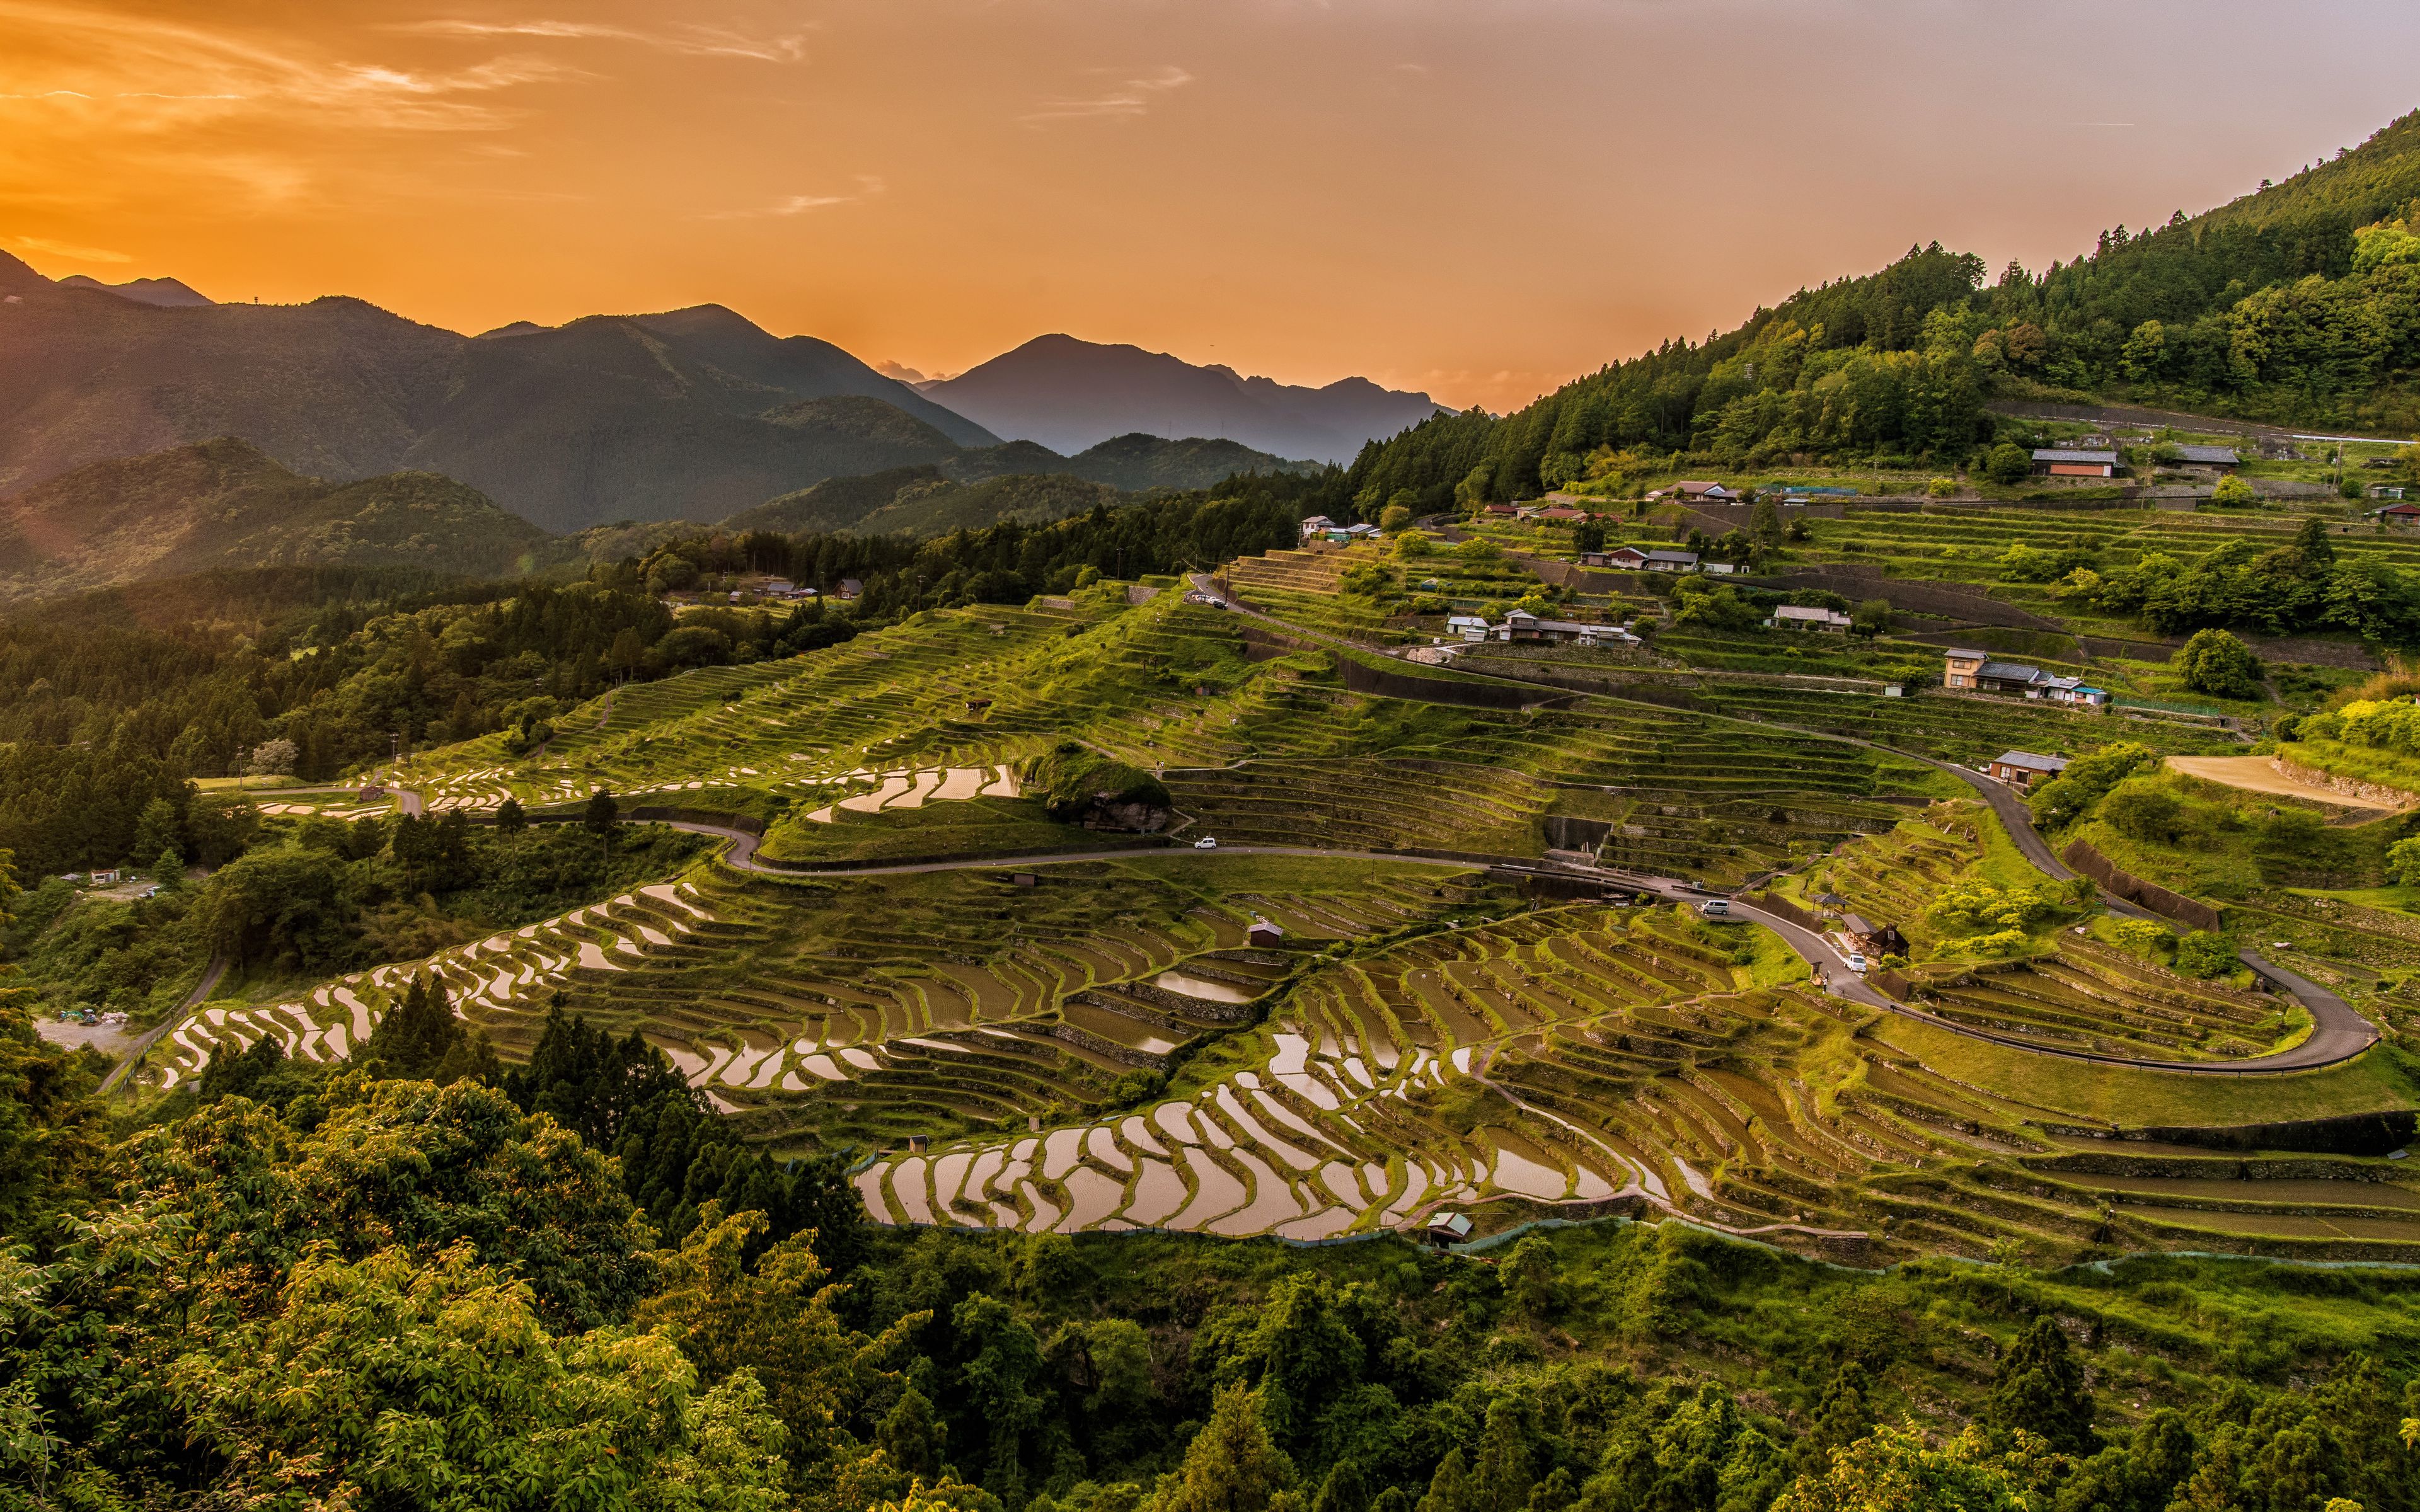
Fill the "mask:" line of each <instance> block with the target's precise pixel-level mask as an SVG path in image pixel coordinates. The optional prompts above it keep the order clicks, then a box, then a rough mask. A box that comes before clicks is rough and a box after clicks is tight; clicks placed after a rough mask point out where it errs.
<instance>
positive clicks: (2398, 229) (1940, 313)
mask: <svg viewBox="0 0 2420 1512" xmlns="http://www.w3.org/2000/svg"><path fill="white" fill-rule="evenodd" d="M2415 203H2420V114H2415V115H2412V116H2404V117H2402V118H2400V119H2398V120H2397V121H2395V122H2394V123H2393V124H2391V125H2389V126H2387V127H2386V128H2384V129H2383V130H2381V131H2379V132H2378V133H2377V134H2376V135H2374V136H2372V137H2371V138H2370V139H2369V140H2368V141H2367V142H2366V143H2364V144H2362V145H2361V146H2360V147H2355V148H2351V149H2350V150H2348V151H2346V152H2344V153H2342V154H2341V155H2339V156H2338V157H2337V158H2335V159H2334V160H2333V161H2330V162H2322V163H2319V164H2317V165H2315V166H2313V167H2311V168H2309V169H2308V170H2306V171H2304V173H2301V174H2298V175H2296V176H2295V177H2293V178H2291V179H2289V180H2288V181H2287V182H2285V183H2283V184H2275V185H2267V184H2264V185H2263V186H2262V187H2261V188H2260V189H2259V190H2258V191H2257V192H2256V193H2251V194H2247V195H2245V196H2244V197H2243V198H2241V199H2238V200H2236V201H2233V202H2232V203H2230V204H2228V205H2226V206H2223V207H2220V208H2215V209H2212V210H2210V211H2207V212H2205V213H2203V214H2201V215H2199V216H2187V215H2186V214H2185V213H2184V212H2183V211H2181V210H2180V211H2178V212H2177V213H2176V214H2175V215H2174V216H2172V217H2171V218H2170V219H2169V220H2168V222H2167V223H2166V224H2164V225H2161V226H2158V227H2154V228H2149V229H2138V230H2136V231H2134V232H2130V231H2128V230H2127V229H2126V228H2125V227H2123V226H2118V227H2115V228H2113V229H2111V230H2110V231H2108V232H2106V233H2104V234H2103V235H2102V238H2101V239H2100V242H2099V244H2098V246H2097V247H2095V248H2094V249H2092V250H2090V251H2088V252H2086V254H2084V255H2081V256H2079V257H2077V258H2076V259H2074V260H2073V261H2071V262H2063V263H2054V264H2052V266H2051V267H2050V268H2049V269H2048V270H2043V271H2041V272H2040V273H2034V272H2029V271H2027V270H2024V269H2023V268H2021V267H2017V266H2015V265H2011V266H2010V267H2009V268H2008V269H2007V270H2004V271H2002V272H2001V273H2000V274H1999V275H1998V276H1997V277H1996V278H1993V276H1992V275H1991V273H1990V270H1988V269H1987V268H1986V267H1985V266H1984V264H1983V262H1982V260H1981V259H1980V258H1978V257H1976V256H1974V255H1971V254H1962V253H1956V252H1950V251H1945V250H1944V249H1943V248H1942V247H1941V246H1940V244H1939V243H1937V242H1936V243H1933V244H1932V245H1931V246H1926V247H1917V248H1911V249H1910V251H1909V252H1908V255H1906V256H1905V257H1904V258H1902V259H1900V261H1898V262H1896V263H1894V264H1892V265H1891V266H1890V267H1888V268H1886V269H1884V270H1881V271H1880V272H1876V273H1871V274H1868V275H1865V276H1863V277H1856V278H1848V279H1842V280H1839V281H1838V282H1834V283H1827V284H1824V285H1822V286H1820V287H1816V288H1811V289H1804V290H1801V291H1800V292H1799V293H1797V294H1795V295H1793V296H1792V297H1791V298H1790V299H1787V300H1785V301H1782V302H1781V303H1780V304H1779V305H1778V306H1777V307H1776V308H1774V309H1771V310H1760V311H1758V312H1757V313H1756V314H1755V315H1754V316H1750V317H1749V319H1748V320H1747V321H1746V322H1745V324H1743V325H1741V326H1740V327H1739V328H1738V329H1736V330H1734V331H1731V332H1728V333H1726V334H1723V335H1720V336H1716V337H1714V339H1712V340H1710V341H1708V342H1706V343H1704V344H1702V345H1699V344H1693V343H1690V342H1686V341H1672V342H1668V343H1666V344H1665V345H1664V346H1663V347H1659V348H1657V349H1656V350H1655V351H1652V352H1650V353H1647V354H1645V355H1643V356H1640V357H1637V358H1633V359H1629V360H1626V361H1622V362H1618V363H1612V364H1610V365H1608V366H1606V367H1605V368H1603V369H1600V370H1599V371H1598V372H1596V373H1593V374H1590V375H1589V376H1588V377H1586V378H1578V379H1575V381H1573V382H1571V383H1569V384H1566V385H1565V386H1564V387H1562V388H1561V389H1559V390H1557V391H1556V392H1555V393H1551V394H1548V395H1546V396H1545V397H1544V398H1542V399H1540V400H1538V401H1537V402H1536V403H1534V404H1532V405H1530V406H1528V407H1527V408H1525V409H1520V410H1517V411H1515V412H1514V413H1512V414H1511V415H1508V416H1504V417H1502V418H1500V419H1499V418H1492V417H1489V416H1487V415H1485V414H1484V413H1481V412H1477V411H1471V412H1466V413H1465V414H1461V415H1453V416H1441V417H1439V418H1437V419H1435V420H1432V421H1429V422H1427V423H1425V424H1421V425H1419V426H1417V427H1415V428H1414V429H1412V430H1410V431H1407V432H1405V433H1404V435H1403V436H1401V437H1398V438H1397V439H1395V440H1391V441H1388V442H1384V443H1377V442H1373V444H1372V445H1370V446H1369V447H1367V448H1365V449H1364V450H1363V451H1362V453H1361V455H1360V456H1359V457H1358V458H1357V460H1356V462H1355V464H1354V467H1353V470H1352V492H1353V494H1354V496H1355V498H1356V500H1357V501H1358V502H1359V503H1360V505H1361V507H1362V508H1364V509H1365V510H1374V508H1375V507H1377V506H1379V505H1382V504H1384V503H1385V502H1386V501H1388V500H1390V499H1393V498H1394V497H1396V496H1397V495H1398V494H1400V493H1402V492H1404V491H1405V490H1408V491H1409V492H1410V493H1411V494H1412V495H1413V496H1414V497H1415V499H1416V500H1417V501H1419V503H1420V504H1422V505H1425V506H1428V507H1439V506H1443V505H1446V504H1449V503H1450V502H1451V501H1453V500H1454V499H1455V498H1456V497H1457V496H1459V497H1462V498H1466V499H1470V498H1476V499H1483V500H1503V499H1516V498H1526V497H1531V496H1534V495H1535V494H1537V493H1538V492H1540V491H1541V490H1543V489H1547V488H1554V487H1558V486H1562V485H1564V484H1566V483H1569V482H1573V481H1575V480H1578V479H1582V478H1586V477H1590V476H1592V475H1598V474H1601V473H1602V472H1604V471H1606V470H1608V469H1619V468H1621V467H1624V466H1628V465H1637V464H1639V463H1641V462H1648V463H1652V462H1653V461H1655V460H1657V459H1660V458H1668V457H1673V456H1675V455H1678V456H1681V457H1683V458H1685V459H1686V460H1687V461H1688V462H1691V463H1697V462H1700V461H1703V462H1706V463H1710V464H1712V463H1720V464H1724V465H1728V466H1730V467H1756V466H1762V465H1771V464H1773V463H1776V462H1787V461H1789V460H1791V459H1792V458H1793V457H1794V458H1799V459H1808V458H1814V459H1824V460H1854V461H1859V462H1871V463H1874V464H1876V465H1891V464H1894V463H1896V464H1898V465H1902V466H1929V467H1933V468H1948V467H1951V466H1954V465H1955V464H1958V463H1960V462H1962V461H1964V460H1965V459H1966V458H1968V457H1969V456H1970V455H1973V454H1974V453H1975V452H1976V451H1977V450H1978V448H1979V447H1982V446H1984V445H1985V444H1987V443H1988V442H1990V441H1991V440H1993V435H1994V432H1995V429H1996V422H1995V420H1994V418H1993V416H1992V415H1991V414H1990V413H1989V412H1988V411H1987V409H1986V408H1985V406H1986V405H1987V403H1988V402H1990V401H1991V400H1992V399H1993V398H1994V397H2013V398H2067V399H2086V398H2093V397H2098V398H2102V399H2105V400H2128V401H2137V402H2149V403H2155V404H2159V405H2164V406H2168V407H2172V408H2178V409H2186V410H2189V411H2195V412H2214V413H2219V414H2227V415H2242V416H2246V417H2251V418H2256V419H2262V420H2271V421H2277V422H2284V423H2290V424H2299V425H2326V426H2347V425H2361V426H2366V427H2375V428H2382V429H2385V430H2388V431H2401V432H2409V431H2411V430H2412V429H2414V428H2415V427H2420V235H2415V232H2414V224H2413V222H2412V213H2413V207H2414V206H2415Z"/></svg>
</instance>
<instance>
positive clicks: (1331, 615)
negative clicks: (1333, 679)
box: [1221, 546, 1428, 645]
mask: <svg viewBox="0 0 2420 1512" xmlns="http://www.w3.org/2000/svg"><path fill="white" fill-rule="evenodd" d="M1385 560H1386V559H1385V558H1384V557H1382V556H1381V555H1380V554H1379V553H1378V552H1377V551H1376V550H1375V549H1374V548H1370V547H1366V546H1364V547H1350V548H1342V549H1336V548H1324V547H1314V548H1306V549H1304V550H1300V551H1271V552H1268V553H1267V554H1266V555H1264V556H1257V557H1244V558H1241V559H1239V560H1237V561H1235V562H1233V563H1229V564H1228V566H1227V568H1226V570H1225V572H1224V573H1223V574H1222V575H1221V576H1222V580H1223V581H1224V582H1225V583H1226V585H1227V587H1228V590H1229V592H1231V593H1233V594H1235V595H1236V596H1237V597H1239V598H1240V599H1242V600H1243V602H1244V603H1246V604H1248V605H1249V606H1250V607H1251V608H1253V609H1260V610H1262V611H1263V612H1264V613H1268V614H1274V615H1276V616H1278V617H1279V618H1280V619H1282V620H1285V621H1287V622H1288V623H1290V624H1294V625H1304V626H1306V627H1308V628H1311V629H1314V630H1324V631H1326V632H1327V633H1328V634H1330V635H1336V636H1342V637H1344V638H1347V639H1349V640H1361V641H1366V642H1368V643H1370V644H1373V645H1401V644H1405V643H1408V642H1412V641H1421V642H1425V641H1426V640H1428V637H1427V636H1426V635H1425V634H1423V633H1422V632H1421V631H1420V630H1419V629H1418V628H1417V627H1416V626H1413V625H1409V624H1397V623H1395V621H1394V620H1393V619H1392V618H1391V617H1389V616H1388V614H1387V613H1386V611H1385V610H1383V609H1379V608H1378V607H1377V606H1376V605H1375V604H1373V603H1372V602H1370V601H1369V600H1367V599H1363V598H1357V597H1355V596H1354V595H1352V594H1346V593H1345V592H1344V591H1343V581H1342V579H1343V575H1344V573H1345V571H1346V570H1347V569H1348V568H1351V567H1354V566H1356V565H1358V564H1361V563H1384V562H1385Z"/></svg>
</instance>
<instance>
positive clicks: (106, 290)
mask: <svg viewBox="0 0 2420 1512" xmlns="http://www.w3.org/2000/svg"><path fill="white" fill-rule="evenodd" d="M59 287H61V288H88V289H98V290H99V291H100V292H101V293H103V294H115V295H116V296H117V297H118V298H119V299H121V300H132V301H134V302H135V303H137V304H156V305H158V306H160V307H161V308H162V309H192V308H194V307H195V306H198V305H205V304H216V303H217V302H218V301H216V300H214V299H211V298H210V297H209V296H208V295H206V294H203V293H202V292H201V291H199V290H198V289H196V288H194V286H193V285H190V284H188V283H186V282H184V281H183V280H182V279H176V278H135V279H129V280H128V281H127V282H125V283H123V284H104V283H102V282H101V280H100V279H97V278H87V277H85V275H84V274H82V273H70V274H69V275H68V276H67V277H65V278H62V279H60V280H59Z"/></svg>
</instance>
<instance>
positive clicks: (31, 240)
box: [0, 237, 134, 263]
mask: <svg viewBox="0 0 2420 1512" xmlns="http://www.w3.org/2000/svg"><path fill="white" fill-rule="evenodd" d="M0 241H6V242H7V243H8V245H9V246H12V247H15V248H17V249H18V250H20V251H22V252H34V253H48V254H50V255H52V256H54V257H65V258H66V259H68V261H70V262H79V263H131V262H132V261H133V260H134V259H133V258H132V257H130V256H128V255H126V254H124V253H122V252H111V251H109V250H108V249H107V248H105V247H80V246H78V245H76V244H75V243H74V242H72V241H53V240H52V239H49V238H48V237H0Z"/></svg>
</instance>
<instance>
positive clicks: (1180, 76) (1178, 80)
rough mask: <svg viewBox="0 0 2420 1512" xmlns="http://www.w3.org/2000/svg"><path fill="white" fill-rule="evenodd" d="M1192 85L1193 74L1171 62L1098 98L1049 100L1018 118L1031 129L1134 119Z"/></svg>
mask: <svg viewBox="0 0 2420 1512" xmlns="http://www.w3.org/2000/svg"><path fill="white" fill-rule="evenodd" d="M1192 82H1193V75H1191V74H1190V73H1187V72H1186V71H1185V70H1184V69H1180V68H1178V67H1177V66H1176V65H1174V64H1172V63H1171V64H1168V65H1165V66H1164V67H1161V68H1158V69H1154V70H1152V71H1151V72H1150V73H1148V74H1145V75H1144V76H1143V77H1141V78H1140V79H1126V80H1123V81H1121V82H1120V83H1118V84H1117V85H1113V86H1112V87H1110V88H1108V89H1105V90H1103V91H1101V92H1100V93H1099V94H1095V95H1085V96H1080V97H1076V98H1070V99H1060V100H1044V101H1042V102H1041V103H1040V104H1038V105H1036V106H1035V107H1034V108H1033V109H1032V110H1030V111H1028V112H1026V113H1025V114H1024V115H1022V116H1018V117H1017V119H1018V120H1020V121H1022V122H1024V123H1025V124H1026V125H1028V126H1047V125H1048V124H1050V123H1051V122H1054V121H1096V120H1132V119H1133V118H1134V117H1136V116H1144V115H1148V114H1150V111H1151V105H1152V101H1153V100H1156V99H1158V98H1159V97H1160V96H1162V95H1165V94H1167V93H1168V92H1169V91H1171V90H1172V89H1182V88H1184V87H1185V86H1186V85H1188V84H1191V83H1192Z"/></svg>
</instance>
